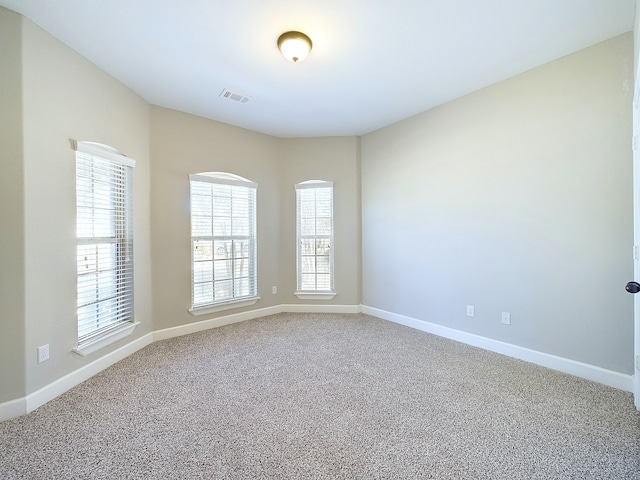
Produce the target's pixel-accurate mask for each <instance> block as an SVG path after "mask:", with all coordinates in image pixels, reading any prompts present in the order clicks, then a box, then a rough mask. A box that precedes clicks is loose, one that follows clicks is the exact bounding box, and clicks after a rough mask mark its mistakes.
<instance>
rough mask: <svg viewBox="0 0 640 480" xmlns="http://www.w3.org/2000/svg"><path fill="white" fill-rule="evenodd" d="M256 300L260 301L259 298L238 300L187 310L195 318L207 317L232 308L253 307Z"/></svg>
mask: <svg viewBox="0 0 640 480" xmlns="http://www.w3.org/2000/svg"><path fill="white" fill-rule="evenodd" d="M258 300H260V297H249V298H239V299H237V300H230V301H228V302H221V303H216V304H215V305H214V304H212V305H205V306H202V307H192V308H190V309H189V313H190V314H191V315H195V316H200V315H207V314H209V313H216V312H222V311H224V310H232V309H234V308H241V307H248V306H250V305H254V304H255V303H256V302H257V301H258Z"/></svg>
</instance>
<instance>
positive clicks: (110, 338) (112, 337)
mask: <svg viewBox="0 0 640 480" xmlns="http://www.w3.org/2000/svg"><path fill="white" fill-rule="evenodd" d="M138 325H140V322H130V323H126V324H125V325H123V326H121V327H118V328H115V329H113V330H111V331H109V332H106V333H105V334H103V335H100V336H99V337H97V338H95V339H93V340H91V341H90V342H87V343H85V344H83V345H82V346H78V347H77V348H74V349H73V351H74V352H75V353H77V354H78V355H80V356H81V357H86V356H87V355H89V354H90V353H93V352H95V351H97V350H100V349H101V348H104V347H106V346H107V345H111V344H112V343H114V342H117V341H118V340H121V339H123V338H125V337H128V336H129V335H131V334H132V333H133V331H134V330H135V328H136V327H137V326H138Z"/></svg>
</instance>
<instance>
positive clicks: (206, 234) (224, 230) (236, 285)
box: [189, 172, 258, 314]
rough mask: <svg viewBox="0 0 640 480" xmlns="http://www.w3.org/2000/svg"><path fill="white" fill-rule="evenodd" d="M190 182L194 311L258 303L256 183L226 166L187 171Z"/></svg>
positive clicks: (206, 311) (195, 312)
mask: <svg viewBox="0 0 640 480" xmlns="http://www.w3.org/2000/svg"><path fill="white" fill-rule="evenodd" d="M189 184H190V189H191V195H190V198H191V267H192V269H191V287H192V288H191V310H190V311H191V313H193V314H199V313H209V312H211V311H214V310H221V309H225V308H233V307H239V306H245V305H248V304H252V303H255V302H256V301H257V300H258V296H257V294H258V286H257V278H258V277H257V258H256V243H257V240H256V189H257V187H258V185H257V184H256V183H254V182H252V181H251V180H248V179H246V178H244V177H241V176H240V175H235V174H233V173H227V172H204V173H198V174H193V175H189ZM212 309H213V310H212Z"/></svg>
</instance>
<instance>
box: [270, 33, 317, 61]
mask: <svg viewBox="0 0 640 480" xmlns="http://www.w3.org/2000/svg"><path fill="white" fill-rule="evenodd" d="M311 46H312V43H311V39H310V38H309V37H307V36H306V35H305V34H304V33H301V32H285V33H283V34H282V35H280V38H278V48H279V49H280V51H281V52H282V55H284V58H286V59H287V60H289V61H290V62H294V63H297V62H301V61H302V60H304V59H305V58H307V55H309V52H310V51H311Z"/></svg>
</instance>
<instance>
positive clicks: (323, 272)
mask: <svg viewBox="0 0 640 480" xmlns="http://www.w3.org/2000/svg"><path fill="white" fill-rule="evenodd" d="M295 188H296V211H297V215H296V217H297V234H298V235H297V236H298V239H297V241H298V246H297V251H298V261H297V266H298V269H297V270H298V272H297V281H298V283H297V285H298V290H299V291H315V292H333V183H331V182H318V181H314V182H305V183H301V184H297V185H295Z"/></svg>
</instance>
